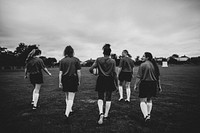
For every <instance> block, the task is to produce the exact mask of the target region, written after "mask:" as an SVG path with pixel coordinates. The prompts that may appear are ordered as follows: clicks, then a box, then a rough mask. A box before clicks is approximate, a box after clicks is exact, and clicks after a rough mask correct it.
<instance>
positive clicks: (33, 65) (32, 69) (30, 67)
mask: <svg viewBox="0 0 200 133" xmlns="http://www.w3.org/2000/svg"><path fill="white" fill-rule="evenodd" d="M26 67H27V72H28V73H30V74H37V73H42V71H41V69H44V68H45V65H44V62H43V61H42V59H40V58H38V57H34V58H32V59H31V60H30V61H29V62H28V63H27V64H26Z"/></svg>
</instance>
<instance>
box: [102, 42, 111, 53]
mask: <svg viewBox="0 0 200 133" xmlns="http://www.w3.org/2000/svg"><path fill="white" fill-rule="evenodd" d="M102 49H103V54H104V55H110V53H111V48H110V44H105V45H104V46H103V48H102Z"/></svg>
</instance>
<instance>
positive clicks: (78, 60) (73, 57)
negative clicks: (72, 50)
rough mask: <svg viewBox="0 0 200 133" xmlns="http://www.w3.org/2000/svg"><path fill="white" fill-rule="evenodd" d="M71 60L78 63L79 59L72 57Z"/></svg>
mask: <svg viewBox="0 0 200 133" xmlns="http://www.w3.org/2000/svg"><path fill="white" fill-rule="evenodd" d="M72 59H73V60H75V61H77V62H80V60H79V58H77V57H72Z"/></svg>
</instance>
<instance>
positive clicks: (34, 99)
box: [33, 92, 39, 107]
mask: <svg viewBox="0 0 200 133" xmlns="http://www.w3.org/2000/svg"><path fill="white" fill-rule="evenodd" d="M38 99H39V93H35V92H34V94H33V101H34V103H33V105H34V106H35V107H37V103H38Z"/></svg>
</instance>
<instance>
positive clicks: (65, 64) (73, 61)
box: [59, 57, 81, 76]
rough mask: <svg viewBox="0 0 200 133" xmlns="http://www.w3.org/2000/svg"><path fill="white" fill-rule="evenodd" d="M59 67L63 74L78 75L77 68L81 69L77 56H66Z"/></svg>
mask: <svg viewBox="0 0 200 133" xmlns="http://www.w3.org/2000/svg"><path fill="white" fill-rule="evenodd" d="M59 69H60V71H62V72H63V75H66V76H72V75H77V70H80V69H81V65H80V61H79V59H78V58H76V57H65V58H63V59H62V60H61V61H60V65H59Z"/></svg>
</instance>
